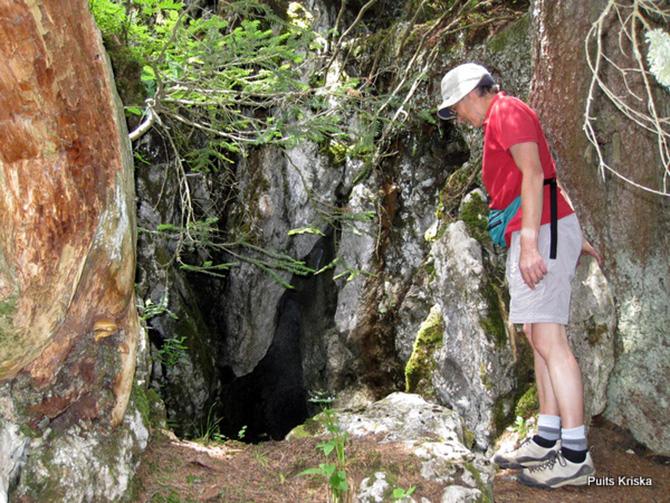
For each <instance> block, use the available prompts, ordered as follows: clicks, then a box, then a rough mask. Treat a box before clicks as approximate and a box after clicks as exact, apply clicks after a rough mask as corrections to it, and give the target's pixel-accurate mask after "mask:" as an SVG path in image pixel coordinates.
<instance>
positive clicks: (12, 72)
mask: <svg viewBox="0 0 670 503" xmlns="http://www.w3.org/2000/svg"><path fill="white" fill-rule="evenodd" d="M0 139H1V140H0V184H1V186H2V190H1V191H0V221H1V222H2V225H1V226H0V432H1V431H5V433H6V432H7V431H15V430H11V428H10V427H12V425H13V427H19V426H20V427H21V431H22V432H23V433H29V434H30V436H33V437H36V438H38V437H39V436H40V435H42V434H43V433H44V432H46V431H47V430H48V431H50V432H57V433H55V434H56V435H61V436H66V435H68V434H69V433H68V432H69V431H71V429H72V428H73V427H77V428H80V429H84V430H87V429H88V430H92V429H95V430H96V431H98V432H100V434H101V436H102V437H104V434H105V432H111V431H112V430H113V429H114V428H115V427H116V426H117V425H119V424H120V423H121V422H122V421H123V419H124V414H125V413H126V408H127V405H128V401H129V396H130V392H131V389H132V384H133V373H134V369H135V355H136V346H137V337H138V331H139V324H138V316H137V312H136V309H135V302H134V296H133V283H134V274H135V259H134V256H135V216H134V214H135V210H134V186H133V168H132V156H131V153H130V148H129V143H128V139H127V131H126V126H125V122H124V119H123V115H122V113H121V107H120V104H119V102H118V97H117V94H116V90H115V87H114V80H113V77H112V74H111V70H110V67H109V64H108V60H107V57H106V54H105V50H104V47H103V45H102V41H101V38H100V35H99V33H98V30H97V28H96V26H95V23H94V21H93V19H92V16H91V14H90V12H89V9H88V2H87V1H86V0H45V1H40V2H36V1H33V0H0ZM3 428H4V430H3ZM51 434H52V435H54V433H51ZM7 435H9V434H8V433H7ZM17 435H18V433H17ZM50 442H52V443H53V442H54V439H53V436H52V437H50ZM17 445H18V444H17ZM5 447H6V446H5ZM2 449H3V446H0V451H1V450H2ZM0 454H2V453H0ZM33 454H35V453H33ZM33 454H31V456H33ZM1 457H2V456H0V458H1ZM14 457H16V456H14ZM3 468H5V469H6V470H5V471H7V470H8V468H7V467H3ZM15 468H16V467H15ZM0 471H2V470H0ZM0 475H4V476H5V478H6V477H7V476H8V474H7V473H0ZM59 476H61V477H66V475H64V473H63V472H61V473H60V474H59ZM2 478H3V477H0V499H2V493H3V492H4V491H6V487H2V486H3V485H6V484H7V481H6V480H2ZM3 482H4V484H3ZM66 482H67V481H62V483H61V486H62V485H63V484H65V483H66ZM54 483H55V484H58V483H59V482H58V481H54ZM37 494H39V493H33V497H36V495H37ZM65 494H66V493H64V492H63V491H61V492H60V495H61V496H64V495H65Z"/></svg>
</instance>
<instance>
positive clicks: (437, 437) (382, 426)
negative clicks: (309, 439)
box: [337, 393, 494, 501]
mask: <svg viewBox="0 0 670 503" xmlns="http://www.w3.org/2000/svg"><path fill="white" fill-rule="evenodd" d="M337 421H338V424H339V426H340V428H341V429H342V430H343V431H346V432H349V434H351V435H353V436H357V437H360V436H366V435H378V436H379V437H380V438H381V440H379V441H380V442H382V443H399V444H401V445H402V446H403V448H404V449H406V450H409V451H410V452H412V453H413V455H415V456H417V457H418V458H419V459H420V460H421V475H422V477H424V478H425V479H427V480H433V481H436V482H439V483H441V484H444V485H445V486H451V485H459V486H463V487H464V488H470V489H472V490H473V491H480V492H481V491H484V492H486V493H487V494H490V493H491V491H492V485H491V484H492V480H493V474H494V471H493V468H492V467H491V465H490V463H489V462H488V460H487V459H485V458H484V456H483V455H481V454H477V453H474V452H472V451H470V450H469V449H468V448H467V447H465V445H464V444H463V441H464V438H463V426H462V421H461V419H460V417H459V416H458V414H457V413H455V412H454V411H452V410H449V409H447V408H445V407H442V406H440V405H437V404H434V403H430V402H427V401H425V400H424V399H423V398H421V397H420V396H419V395H415V394H409V393H392V394H391V395H388V396H387V397H386V398H383V399H382V400H379V401H377V402H374V403H372V404H371V405H369V406H368V407H366V408H365V409H363V410H360V411H357V412H346V411H345V412H338V413H337ZM371 477H374V481H373V480H372V478H370V479H369V480H368V483H367V484H365V486H364V487H363V485H362V487H361V493H359V497H360V494H364V495H365V497H367V498H372V497H373V496H371V494H372V488H373V487H375V486H376V487H377V489H380V488H381V487H382V486H384V482H386V481H385V478H383V477H381V476H379V475H377V474H373V475H371ZM384 487H386V486H384ZM375 494H376V493H375ZM368 501H377V500H375V499H368Z"/></svg>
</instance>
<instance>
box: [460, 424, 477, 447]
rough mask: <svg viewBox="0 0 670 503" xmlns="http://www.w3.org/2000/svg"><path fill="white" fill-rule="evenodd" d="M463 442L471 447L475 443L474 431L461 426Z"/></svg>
mask: <svg viewBox="0 0 670 503" xmlns="http://www.w3.org/2000/svg"><path fill="white" fill-rule="evenodd" d="M463 443H464V444H465V447H467V448H468V449H472V448H473V447H474V445H475V433H474V432H473V431H472V430H470V429H468V428H465V427H464V428H463Z"/></svg>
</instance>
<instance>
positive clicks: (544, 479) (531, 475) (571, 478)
mask: <svg viewBox="0 0 670 503" xmlns="http://www.w3.org/2000/svg"><path fill="white" fill-rule="evenodd" d="M594 473H596V469H595V468H594V466H593V460H592V459H591V453H589V452H587V453H586V459H585V460H584V461H582V462H581V463H573V462H572V461H569V460H567V459H565V458H564V457H563V455H562V454H561V453H560V451H559V452H558V453H557V454H556V456H555V457H554V458H552V459H550V460H549V461H547V462H546V463H544V464H542V465H538V466H533V467H530V468H524V469H523V470H521V473H520V474H519V482H522V483H523V484H526V485H527V486H531V487H542V488H544V489H552V488H554V487H561V486H567V485H571V486H583V485H586V484H587V483H588V478H589V476H591V475H593V474H594Z"/></svg>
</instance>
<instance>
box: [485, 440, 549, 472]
mask: <svg viewBox="0 0 670 503" xmlns="http://www.w3.org/2000/svg"><path fill="white" fill-rule="evenodd" d="M559 448H560V443H559V442H558V441H556V443H555V444H554V446H553V447H542V446H541V445H538V444H536V443H535V442H533V439H532V437H528V438H527V439H526V440H524V441H523V442H521V445H520V446H519V447H518V448H517V449H514V450H513V451H511V452H502V453H497V454H496V455H495V456H493V462H494V463H495V464H497V465H498V466H499V467H500V468H526V467H529V466H537V465H541V464H542V463H546V462H547V461H549V460H550V459H553V458H554V456H556V452H557V451H558V450H559Z"/></svg>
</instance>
